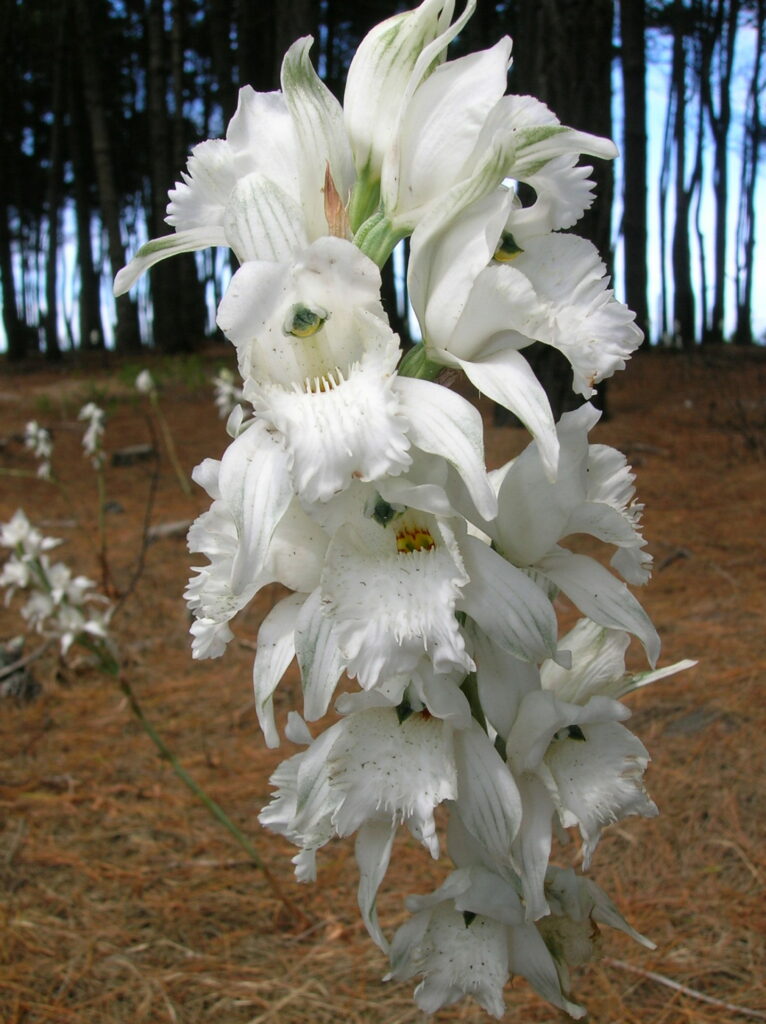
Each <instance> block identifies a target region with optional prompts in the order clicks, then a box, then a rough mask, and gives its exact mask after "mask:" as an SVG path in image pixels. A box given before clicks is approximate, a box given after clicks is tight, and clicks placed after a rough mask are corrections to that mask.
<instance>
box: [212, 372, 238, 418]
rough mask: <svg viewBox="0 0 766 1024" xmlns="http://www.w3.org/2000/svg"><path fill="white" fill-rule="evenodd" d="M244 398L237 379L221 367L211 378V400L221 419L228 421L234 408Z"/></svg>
mask: <svg viewBox="0 0 766 1024" xmlns="http://www.w3.org/2000/svg"><path fill="white" fill-rule="evenodd" d="M244 397H245V396H244V394H243V393H242V387H241V385H240V384H239V383H238V382H237V378H236V377H235V376H234V374H233V373H232V372H231V370H229V369H227V368H226V367H222V368H221V369H220V370H219V371H218V373H216V375H215V376H214V377H213V400H214V401H215V407H216V409H217V410H218V415H219V416H220V417H221V419H222V420H225V419H228V418H229V416H230V415H231V413H232V412H233V410H234V408H235V406H237V405H239V404H240V402H242V401H244Z"/></svg>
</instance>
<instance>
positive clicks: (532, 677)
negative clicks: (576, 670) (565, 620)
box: [466, 620, 564, 739]
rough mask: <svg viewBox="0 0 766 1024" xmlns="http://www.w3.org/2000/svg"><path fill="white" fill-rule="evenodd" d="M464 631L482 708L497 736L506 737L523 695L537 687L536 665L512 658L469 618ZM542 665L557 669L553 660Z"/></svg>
mask: <svg viewBox="0 0 766 1024" xmlns="http://www.w3.org/2000/svg"><path fill="white" fill-rule="evenodd" d="M466 632H467V634H468V636H469V637H470V640H471V653H472V655H473V659H474V661H475V662H476V683H477V686H478V688H479V699H480V701H481V707H482V710H483V712H484V714H485V715H486V717H487V720H488V721H489V722H490V723H491V725H492V727H493V728H494V729H495V731H496V732H497V733H498V735H499V736H501V737H502V738H503V739H505V738H506V737H507V736H508V733H509V732H510V731H511V726H512V725H513V722H514V719H515V718H516V713H517V711H518V708H519V704H520V702H521V701H522V699H523V698H524V696H525V694H527V693H529V692H530V691H532V690H535V689H537V688H538V687H539V686H540V676H539V674H538V669H537V666H536V665H533V664H530V663H529V662H527V661H521V660H520V659H519V658H514V657H513V655H511V654H509V653H508V652H507V651H506V650H505V649H504V648H503V647H500V646H499V645H498V644H496V643H494V642H493V641H492V639H491V638H490V637H489V636H487V634H486V633H485V632H484V630H482V629H479V627H478V626H477V625H476V624H475V623H474V622H472V621H471V620H469V621H468V623H467V625H466ZM563 643H564V641H562V644H563ZM544 664H545V665H554V666H555V667H556V669H558V665H556V663H555V662H553V661H545V662H544ZM560 671H563V670H560Z"/></svg>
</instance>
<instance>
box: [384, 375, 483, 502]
mask: <svg viewBox="0 0 766 1024" xmlns="http://www.w3.org/2000/svg"><path fill="white" fill-rule="evenodd" d="M395 388H396V393H397V395H398V397H399V400H400V403H401V407H402V412H403V414H404V415H405V416H406V417H407V420H408V422H409V428H408V431H407V433H408V436H409V438H410V440H411V441H412V443H413V444H414V445H416V446H417V447H418V448H421V449H423V451H426V452H430V453H431V454H432V455H439V456H441V457H442V458H444V459H446V460H447V462H449V463H450V464H451V465H452V466H454V468H455V469H456V470H457V472H458V473H459V474H460V476H461V477H462V478H463V480H464V482H465V485H466V487H467V488H468V490H469V492H470V494H471V497H472V499H473V502H474V504H475V505H476V508H477V510H478V512H479V514H480V515H482V516H483V517H484V518H485V519H492V518H493V517H494V515H495V513H496V511H497V503H496V499H495V495H494V492H493V491H492V488H491V487H490V484H489V480H488V478H487V472H486V469H485V467H484V437H483V425H482V421H481V416H480V414H479V412H478V411H477V410H476V409H475V408H474V407H473V406H472V405H471V404H470V402H467V401H466V400H465V399H464V398H461V397H460V395H457V394H455V392H454V391H449V390H448V389H447V388H443V387H442V386H441V385H439V384H432V383H431V382H430V381H424V380H416V379H415V378H411V377H398V378H397V379H396V383H395Z"/></svg>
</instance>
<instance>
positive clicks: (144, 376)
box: [136, 370, 157, 395]
mask: <svg viewBox="0 0 766 1024" xmlns="http://www.w3.org/2000/svg"><path fill="white" fill-rule="evenodd" d="M136 391H138V393H139V394H140V395H151V394H152V393H153V392H156V391H157V383H156V381H155V379H154V377H152V375H151V373H150V372H149V371H148V370H141V372H140V373H139V374H138V376H137V377H136Z"/></svg>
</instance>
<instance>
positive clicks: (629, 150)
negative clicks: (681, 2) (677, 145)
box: [620, 0, 649, 345]
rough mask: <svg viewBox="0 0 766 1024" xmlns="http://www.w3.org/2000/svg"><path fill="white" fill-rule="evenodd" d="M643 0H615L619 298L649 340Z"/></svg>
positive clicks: (646, 343) (645, 338)
mask: <svg viewBox="0 0 766 1024" xmlns="http://www.w3.org/2000/svg"><path fill="white" fill-rule="evenodd" d="M645 20H646V19H645V14H644V5H643V3H637V2H635V0H633V2H631V0H621V2H620V36H621V56H622V61H621V63H622V88H623V108H624V111H625V128H624V158H625V159H624V163H623V166H624V171H623V175H624V192H623V239H624V242H623V244H624V253H625V298H626V300H627V303H628V306H630V308H631V309H632V310H633V311H634V313H635V314H636V323H637V324H638V326H639V327H640V328H641V330H642V331H643V332H644V344H645V345H648V344H649V307H648V304H647V290H648V285H647V270H646V259H647V227H646V200H647V185H646V156H647V154H646V42H645V31H646V27H645Z"/></svg>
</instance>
